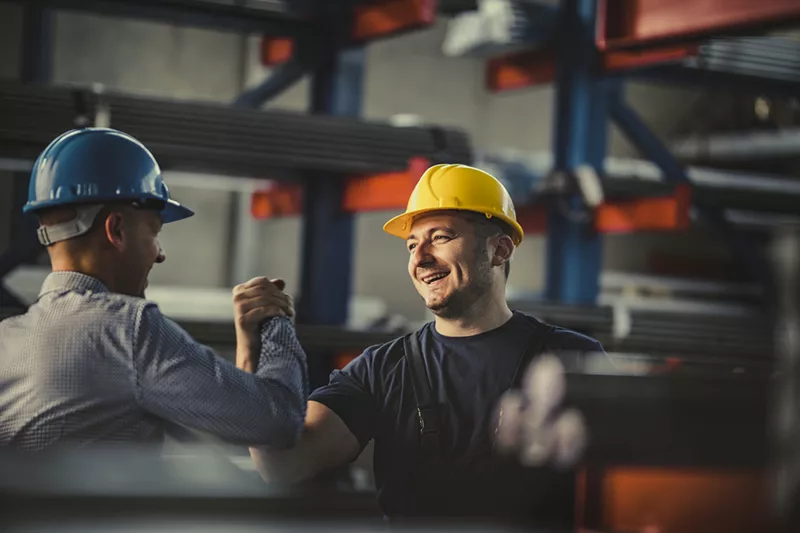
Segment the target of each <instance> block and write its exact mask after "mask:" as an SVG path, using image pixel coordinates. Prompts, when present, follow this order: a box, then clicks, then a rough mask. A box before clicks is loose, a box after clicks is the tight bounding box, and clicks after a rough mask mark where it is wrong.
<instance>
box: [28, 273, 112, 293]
mask: <svg viewBox="0 0 800 533" xmlns="http://www.w3.org/2000/svg"><path fill="white" fill-rule="evenodd" d="M65 289H66V290H71V291H92V292H108V288H107V287H106V286H105V285H104V284H103V282H102V281H100V280H99V279H97V278H94V277H92V276H87V275H86V274H81V273H80V272H64V271H59V272H51V273H50V274H48V275H47V277H46V278H45V280H44V283H43V284H42V290H41V291H39V297H40V298H41V297H42V296H43V295H45V294H46V293H48V292H54V291H60V290H65Z"/></svg>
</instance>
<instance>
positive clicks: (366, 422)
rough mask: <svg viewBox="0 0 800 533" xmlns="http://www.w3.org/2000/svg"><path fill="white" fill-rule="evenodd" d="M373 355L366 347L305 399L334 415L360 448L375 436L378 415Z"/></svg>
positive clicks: (372, 351)
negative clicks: (318, 404) (320, 405)
mask: <svg viewBox="0 0 800 533" xmlns="http://www.w3.org/2000/svg"><path fill="white" fill-rule="evenodd" d="M376 379H377V378H376V376H375V352H374V350H373V349H371V348H368V349H367V350H365V351H364V352H363V353H362V354H361V355H359V356H358V357H356V358H355V359H353V360H352V361H350V363H348V364H347V366H345V367H344V368H343V369H341V370H334V371H333V372H331V375H330V381H329V383H328V384H327V385H323V386H322V387H320V388H318V389H316V390H315V391H314V392H312V393H311V396H310V397H309V400H310V401H313V402H319V403H321V404H323V405H325V406H326V407H327V408H328V409H330V410H332V411H333V412H334V413H336V414H337V415H338V416H339V418H341V419H342V420H343V421H344V423H345V424H346V425H347V427H348V428H349V429H350V432H351V433H352V434H353V435H354V436H355V437H356V439H358V443H359V445H360V446H361V448H362V449H363V448H364V447H365V446H366V445H367V444H368V443H369V441H370V440H371V439H372V438H373V437H374V436H375V428H376V421H377V415H378V401H377V396H376V393H375V391H376Z"/></svg>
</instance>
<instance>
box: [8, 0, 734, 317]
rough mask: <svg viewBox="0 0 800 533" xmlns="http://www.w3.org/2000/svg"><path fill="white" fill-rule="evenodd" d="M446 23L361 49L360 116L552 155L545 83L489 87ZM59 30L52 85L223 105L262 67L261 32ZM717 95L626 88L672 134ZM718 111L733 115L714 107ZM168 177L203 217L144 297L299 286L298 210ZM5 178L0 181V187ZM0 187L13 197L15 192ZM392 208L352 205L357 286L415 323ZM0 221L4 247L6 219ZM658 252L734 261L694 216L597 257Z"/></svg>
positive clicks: (65, 23)
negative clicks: (264, 280)
mask: <svg viewBox="0 0 800 533" xmlns="http://www.w3.org/2000/svg"><path fill="white" fill-rule="evenodd" d="M0 9H1V10H2V14H3V16H2V17H0V21H2V22H1V23H2V25H3V31H2V32H0V33H1V34H2V39H3V40H4V41H3V46H2V47H1V48H2V51H0V53H2V62H1V64H0V68H2V70H1V71H0V73H2V75H3V77H5V78H11V79H14V78H15V77H17V76H18V73H19V71H20V57H21V55H20V47H21V28H22V25H21V21H22V9H21V7H20V6H19V5H18V4H14V3H5V4H0ZM446 31H447V20H446V19H444V20H437V22H436V23H435V24H434V25H433V26H432V27H430V28H426V29H420V30H418V31H413V32H409V33H407V34H405V35H400V36H397V37H393V38H389V39H385V40H380V41H376V42H374V43H372V44H370V45H368V46H367V47H366V56H367V58H366V68H365V79H364V88H363V95H364V96H363V98H364V101H363V114H362V116H363V118H365V119H367V120H390V119H391V118H392V117H394V116H396V115H416V116H418V117H419V119H420V120H421V121H422V122H423V123H428V124H436V125H441V126H453V127H457V128H463V129H464V130H465V131H466V132H467V133H468V134H469V137H470V139H471V142H472V143H473V145H474V149H475V150H476V151H487V152H493V151H502V150H509V149H513V150H518V151H520V152H521V153H523V154H533V153H547V152H548V151H549V150H550V148H551V146H552V135H553V120H554V112H553V105H554V100H553V98H554V94H553V87H552V85H543V86H541V87H532V88H528V89H522V90H519V91H514V92H509V93H499V94H492V93H491V91H490V90H489V89H488V88H487V87H486V85H485V83H484V78H485V74H484V71H485V64H486V60H485V58H481V57H467V58H453V57H445V56H444V55H443V53H442V45H443V41H444V38H445V34H446ZM53 32H54V33H53V50H54V55H53V83H57V84H64V83H77V84H83V85H91V84H93V83H101V84H103V85H104V86H105V87H107V88H108V89H109V90H116V91H122V92H126V93H131V94H136V95H147V96H151V97H158V98H168V99H180V100H199V101H211V102H219V103H227V102H231V101H232V100H234V99H235V97H236V96H237V95H238V94H240V93H241V92H242V91H244V90H246V89H248V88H252V87H254V86H256V85H257V84H259V83H260V82H261V81H263V80H264V79H265V77H266V76H268V75H269V71H270V69H269V68H267V67H264V66H262V65H261V62H260V47H261V41H260V36H259V35H240V34H238V33H233V32H223V31H214V30H208V29H202V28H192V27H181V26H175V25H170V24H166V23H160V22H151V21H142V20H130V19H124V18H114V17H107V16H98V15H94V14H86V13H74V12H56V13H55V15H54V21H53ZM308 94H309V84H308V79H307V78H306V79H304V80H303V81H302V82H301V83H299V84H297V85H296V86H294V87H292V88H291V89H289V90H288V91H287V92H286V93H285V94H282V95H280V96H278V97H277V98H276V99H275V100H274V101H270V102H269V103H268V104H266V106H265V107H267V108H269V109H289V110H296V111H306V110H307V109H308V105H309V98H308ZM720 95H722V96H724V93H722V94H721V93H720V92H716V93H715V92H714V91H704V90H702V89H698V88H685V87H675V86H670V85H659V84H655V83H635V82H634V83H631V84H630V85H629V87H628V91H627V97H628V100H629V102H630V103H631V104H632V105H633V106H634V107H635V108H636V110H637V111H639V113H640V114H641V116H642V117H643V119H645V120H646V121H647V123H648V124H649V125H650V126H651V127H652V128H653V130H654V131H655V132H657V133H658V134H659V135H660V136H662V137H664V138H666V139H669V138H676V139H677V138H678V137H679V136H680V135H683V134H688V133H690V132H691V131H692V129H693V128H698V129H703V128H711V127H713V126H714V125H713V124H703V123H701V121H704V120H705V121H709V120H713V117H708V118H706V117H702V116H700V117H698V116H697V115H696V109H697V104H698V102H702V101H706V102H708V101H711V100H714V101H715V106H720V105H725V104H726V103H727V102H726V100H727V99H725V98H723V99H722V101H721V102H720V99H719V96H720ZM737 104H738V106H739V107H740V108H741V106H742V105H743V102H736V101H731V102H730V103H728V105H729V106H730V108H731V110H730V114H735V113H736V112H737V109H736V107H737ZM739 113H741V111H739ZM715 115H719V116H720V117H725V116H726V115H728V113H726V112H725V111H724V110H718V112H717V113H715ZM720 126H721V127H725V126H726V125H725V124H720ZM611 132H612V133H611V138H610V142H609V155H611V156H616V157H631V156H636V152H635V149H634V148H633V147H632V146H631V145H630V143H629V142H627V141H626V140H625V139H624V137H623V136H622V135H621V134H620V133H619V132H618V131H617V130H616V129H615V128H613V127H612V128H611ZM167 176H168V178H167V179H168V180H169V181H168V183H169V184H171V187H172V189H173V192H174V194H175V197H176V198H178V199H179V200H180V201H181V202H184V203H185V204H186V205H191V206H196V212H197V215H196V216H195V217H194V218H193V219H192V220H189V221H187V222H186V223H184V224H179V225H174V227H170V228H168V231H165V232H164V234H163V243H162V244H163V246H164V249H165V252H166V253H167V262H166V263H164V264H163V265H159V266H158V267H157V268H155V269H154V270H153V272H152V274H151V287H152V289H151V295H153V293H156V292H157V291H159V290H160V289H161V288H162V287H176V288H229V287H232V286H233V285H235V284H236V283H240V282H242V281H244V280H246V279H249V278H250V277H252V276H255V275H263V274H266V275H269V276H273V277H282V278H284V279H285V280H286V282H287V289H286V290H287V291H289V292H292V293H295V292H296V291H297V290H298V289H299V279H300V268H299V264H300V246H301V240H300V224H301V221H300V217H297V216H293V217H286V218H282V219H272V220H263V221H252V220H250V219H249V215H248V213H249V199H248V198H247V195H246V193H245V195H244V197H243V199H244V201H237V200H241V199H242V197H241V196H237V193H239V192H240V191H242V190H243V188H245V189H246V187H247V186H248V184H247V183H244V184H242V183H241V182H240V181H237V180H229V181H225V180H215V181H213V182H212V184H211V185H208V180H207V179H205V180H204V179H202V178H203V177H204V176H200V177H199V179H198V178H196V177H194V176H192V175H186V174H183V173H181V174H180V175H179V176H174V177H173V176H170V175H167ZM253 177H254V178H260V179H269V177H270V176H269V175H265V176H253ZM176 178H177V179H176ZM10 183H11V182H10V180H3V181H2V182H0V187H9V186H10ZM2 196H3V197H5V198H6V200H5V201H6V202H8V201H9V199H10V196H7V195H2ZM240 214H241V215H242V216H241V217H240V216H238V215H240ZM395 214H397V213H396V212H391V211H382V212H374V213H363V214H359V215H357V216H356V244H355V256H354V262H353V266H354V271H353V294H354V295H355V296H362V297H366V298H369V299H378V300H380V304H379V305H380V306H381V307H382V306H383V305H385V307H386V309H387V311H388V312H390V313H397V314H400V315H402V316H404V317H407V318H408V319H409V320H411V321H421V320H424V319H425V317H426V310H425V307H424V304H423V303H422V300H421V299H420V298H419V297H418V296H417V295H416V294H415V293H414V291H412V290H410V289H411V285H410V283H411V282H410V280H408V281H407V282H406V281H405V280H406V279H407V273H406V258H407V254H406V251H405V248H404V246H403V245H402V243H401V242H398V241H397V240H396V239H393V238H391V237H390V236H388V235H386V234H384V233H383V231H382V229H381V228H382V225H383V223H384V222H385V221H386V220H388V219H389V218H390V217H392V216H394V215H395ZM234 218H236V219H239V220H241V224H240V225H242V226H246V227H244V228H241V229H240V231H242V232H243V233H242V234H241V238H243V239H248V241H247V242H252V243H254V244H255V246H252V247H244V248H245V250H242V251H237V250H236V249H232V248H231V245H232V243H231V239H230V235H231V234H230V231H231V229H230V226H231V222H230V221H231V220H232V219H234ZM5 223H7V220H5V219H4V221H3V222H2V224H5ZM0 229H2V231H0V239H1V240H0V246H3V245H5V243H7V242H8V239H9V232H10V229H9V228H8V227H7V226H2V227H0ZM237 254H238V255H237ZM544 254H545V247H544V238H543V236H542V235H530V236H528V237H527V238H526V240H525V244H524V246H521V247H520V248H519V250H518V252H517V254H516V256H515V258H514V268H513V271H512V275H511V279H510V283H509V286H510V289H511V290H513V291H522V292H531V291H532V292H539V291H541V290H542V288H543V283H544V265H545V259H544ZM654 254H655V255H659V256H670V257H671V259H670V261H671V262H673V263H674V264H675V268H677V265H679V264H680V263H681V261H683V263H684V264H689V263H691V264H702V263H704V262H706V264H710V263H714V264H715V265H716V269H717V271H718V272H719V273H720V276H724V275H725V273H726V266H729V264H730V262H731V261H732V260H731V259H730V258H729V257H727V255H728V251H727V250H726V249H725V248H724V246H723V245H722V244H721V243H720V242H719V241H718V240H715V239H714V238H713V237H711V238H709V236H708V235H707V234H706V233H705V232H704V231H703V229H702V228H692V229H691V230H688V231H682V232H680V233H672V232H647V233H646V234H623V235H610V236H607V237H606V238H605V242H604V253H603V268H604V269H605V270H609V271H620V272H632V273H648V272H649V271H650V270H651V269H650V268H649V265H650V263H651V259H652V257H653V255H654ZM187 265H192V267H191V268H187ZM697 268H699V267H697ZM712 270H713V268H712ZM706 275H708V274H706ZM711 275H713V274H711ZM387 280H392V281H391V282H387ZM33 285H34V286H36V284H35V283H34V284H33ZM160 293H161V292H159V294H160ZM181 296H182V297H183V298H192V295H191V292H189V293H187V292H183V291H182V292H181ZM192 307H193V306H192ZM209 312H211V313H215V312H217V313H219V312H224V311H223V310H219V311H209Z"/></svg>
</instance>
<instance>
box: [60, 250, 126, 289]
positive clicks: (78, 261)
mask: <svg viewBox="0 0 800 533" xmlns="http://www.w3.org/2000/svg"><path fill="white" fill-rule="evenodd" d="M50 263H51V265H52V270H53V272H77V273H79V274H84V275H86V276H91V277H93V278H95V279H98V280H100V282H101V283H102V284H103V285H105V286H106V288H107V289H108V290H109V292H120V291H119V287H118V286H117V285H118V284H117V283H116V280H115V278H114V276H113V275H112V274H110V273H109V272H107V269H102V268H100V267H99V264H100V263H101V261H98V260H97V259H96V258H94V257H91V256H88V255H81V256H62V255H56V254H51V256H50Z"/></svg>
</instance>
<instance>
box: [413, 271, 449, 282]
mask: <svg viewBox="0 0 800 533" xmlns="http://www.w3.org/2000/svg"><path fill="white" fill-rule="evenodd" d="M449 275H450V272H433V273H431V274H426V275H424V276H422V277H421V278H420V281H422V282H423V283H424V284H425V285H436V284H437V283H438V282H440V281H441V280H443V279H444V278H446V277H447V276H449Z"/></svg>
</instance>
